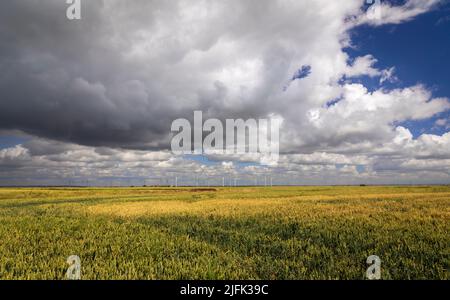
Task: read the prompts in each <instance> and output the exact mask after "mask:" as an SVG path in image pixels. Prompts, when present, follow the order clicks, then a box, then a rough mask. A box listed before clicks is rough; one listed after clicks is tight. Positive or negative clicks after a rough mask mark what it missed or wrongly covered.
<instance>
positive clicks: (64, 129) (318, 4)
mask: <svg viewBox="0 0 450 300" xmlns="http://www.w3.org/2000/svg"><path fill="white" fill-rule="evenodd" d="M81 3H82V6H81V8H82V10H81V16H82V18H81V20H68V19H67V18H66V9H67V4H66V3H65V1H55V0H41V1H31V0H14V1H2V3H1V4H0V71H1V72H0V186H8V185H143V184H146V185H153V184H174V183H175V178H177V182H178V184H179V185H196V184H199V185H222V183H223V181H224V180H225V182H226V184H230V183H231V184H234V180H235V179H236V182H237V184H239V185H248V184H255V183H257V184H264V183H265V182H268V181H270V180H272V182H273V184H276V185H284V184H289V185H315V184H318V185H341V184H449V183H450V118H449V115H450V100H449V98H450V82H449V81H450V76H449V75H448V73H449V72H448V70H449V69H450V59H449V58H450V4H449V1H439V0H404V1H387V0H386V1H381V4H380V6H377V7H376V10H375V9H374V6H373V5H372V6H371V5H368V4H367V3H365V1H364V0H346V1H329V0H314V1H313V0H295V1H294V0H239V1H238V0H230V1H219V0H211V1H206V0H204V1H201V0H195V1H192V0H190V1H189V0H184V1H183V0H173V1H162V0H160V1H144V0H131V1H127V4H126V5H125V4H124V1H120V0H108V1H106V0H90V1H83V0H81ZM196 110H200V111H202V112H203V115H204V119H207V118H217V119H220V120H224V119H244V120H246V119H249V118H255V119H259V118H268V117H270V116H277V117H279V118H281V119H282V120H283V123H282V124H283V125H282V128H281V130H280V142H279V147H280V158H279V161H278V163H277V164H271V165H269V166H268V165H263V164H261V163H260V161H259V159H258V158H257V157H255V156H253V155H197V156H195V155H176V154H174V153H172V152H171V149H170V142H171V138H172V136H173V133H172V132H171V123H172V122H173V121H174V120H175V119H178V118H186V119H188V120H192V118H193V115H194V111H196Z"/></svg>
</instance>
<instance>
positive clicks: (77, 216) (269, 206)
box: [0, 186, 450, 279]
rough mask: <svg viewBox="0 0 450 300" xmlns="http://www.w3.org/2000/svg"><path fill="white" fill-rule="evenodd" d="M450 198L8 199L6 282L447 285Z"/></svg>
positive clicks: (284, 191)
mask: <svg viewBox="0 0 450 300" xmlns="http://www.w3.org/2000/svg"><path fill="white" fill-rule="evenodd" d="M449 232H450V187H449V186H418V187H406V186H402V187H396V186H392V187H386V186H385V187H273V188H269V187H267V188H265V187H237V188H222V187H221V188H189V187H185V188H163V187H154V188H152V187H147V188H1V189H0V279H64V278H65V274H66V270H67V268H68V265H67V262H66V260H67V257H69V256H70V255H78V256H79V257H80V259H81V274H82V279H364V278H365V274H366V270H367V267H368V265H367V262H366V259H367V257H368V256H370V255H377V256H379V257H380V259H381V261H382V265H381V270H382V279H449V277H450V276H449V273H448V268H449V264H450V256H449V255H450V236H449Z"/></svg>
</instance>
